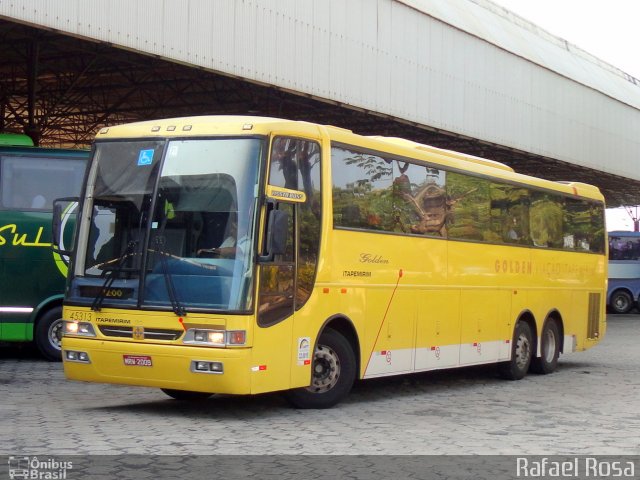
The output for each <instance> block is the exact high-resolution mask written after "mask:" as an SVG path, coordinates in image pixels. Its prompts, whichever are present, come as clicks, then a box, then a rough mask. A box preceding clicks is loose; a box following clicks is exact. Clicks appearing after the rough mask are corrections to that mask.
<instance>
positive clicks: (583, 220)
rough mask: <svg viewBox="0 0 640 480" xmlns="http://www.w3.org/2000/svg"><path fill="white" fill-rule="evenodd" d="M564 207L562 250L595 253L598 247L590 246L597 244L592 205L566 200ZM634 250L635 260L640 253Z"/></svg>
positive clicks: (580, 201) (582, 201) (581, 201)
mask: <svg viewBox="0 0 640 480" xmlns="http://www.w3.org/2000/svg"><path fill="white" fill-rule="evenodd" d="M565 205H566V209H565V222H564V232H563V235H564V237H563V238H564V248H566V249H569V250H577V251H579V252H593V251H596V252H597V251H598V249H599V247H598V246H597V245H595V244H592V243H593V242H594V241H596V242H597V235H595V230H596V228H594V227H595V226H594V224H593V216H592V204H590V203H589V202H586V201H584V200H576V199H573V198H568V199H566V200H565ZM635 250H636V251H635V258H636V259H637V258H638V255H639V254H640V252H638V251H637V249H635Z"/></svg>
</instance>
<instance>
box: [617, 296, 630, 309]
mask: <svg viewBox="0 0 640 480" xmlns="http://www.w3.org/2000/svg"><path fill="white" fill-rule="evenodd" d="M614 304H615V306H616V308H617V309H618V310H626V309H627V308H629V299H628V298H627V297H626V295H616V298H615V302H614Z"/></svg>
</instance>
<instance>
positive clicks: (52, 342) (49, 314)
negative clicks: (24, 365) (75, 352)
mask: <svg viewBox="0 0 640 480" xmlns="http://www.w3.org/2000/svg"><path fill="white" fill-rule="evenodd" d="M62 328H63V324H62V307H54V308H52V309H51V310H48V311H46V312H45V313H44V314H43V315H42V316H41V317H40V318H39V319H38V320H37V322H36V326H35V330H34V332H33V337H34V340H35V343H36V347H38V351H39V352H40V354H42V356H43V357H44V358H46V359H47V360H49V361H50V362H59V361H61V360H62V349H61V346H60V342H61V340H62Z"/></svg>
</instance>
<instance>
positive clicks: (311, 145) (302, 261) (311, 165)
mask: <svg viewBox="0 0 640 480" xmlns="http://www.w3.org/2000/svg"><path fill="white" fill-rule="evenodd" d="M320 171H321V156H320V145H319V144H318V143H316V142H313V141H309V140H304V139H297V138H289V137H277V138H275V139H274V140H273V143H272V148H271V166H270V171H269V183H270V184H271V185H274V186H277V187H282V188H287V189H291V190H302V191H303V192H304V193H305V194H306V201H305V202H304V203H297V204H295V206H294V205H287V204H281V205H280V209H285V208H286V209H287V210H288V211H289V213H290V220H291V224H290V227H291V235H290V239H291V241H292V242H293V239H294V238H296V239H297V242H296V245H297V248H298V252H297V253H298V254H297V262H296V265H295V267H296V271H295V279H296V281H295V286H296V291H295V308H296V309H299V308H300V307H302V306H303V305H304V304H305V303H306V301H307V300H308V299H309V296H310V295H311V291H312V290H313V285H314V282H315V275H316V268H317V265H318V255H319V249H320V230H321V228H320V227H321V225H320V221H321V216H322V195H321V184H320V182H321V172H320ZM283 260H285V261H290V262H294V260H295V257H294V254H293V250H291V254H290V258H289V259H288V260H287V259H283ZM276 271H277V275H278V276H283V277H284V278H287V276H288V275H290V274H289V272H288V267H285V266H265V267H263V272H264V275H266V276H267V277H265V278H264V279H263V280H264V282H265V283H264V285H265V286H266V287H267V289H266V290H263V289H261V290H262V296H261V300H260V305H261V308H262V310H263V311H264V313H261V319H260V324H261V325H271V324H273V323H276V322H277V321H279V320H281V319H282V318H284V317H279V316H278V314H277V313H276V314H274V313H268V310H269V306H268V304H271V303H272V302H271V300H269V298H272V297H273V294H274V292H276V291H280V290H282V291H284V290H286V289H284V290H283V285H279V286H277V287H276V290H273V289H272V288H271V287H270V286H269V285H270V283H269V282H271V283H273V280H272V279H271V277H270V276H273V275H274V274H275V272H276ZM291 275H293V271H291ZM292 280H293V277H292ZM291 288H292V289H293V281H292V283H291ZM269 292H271V293H269ZM287 292H288V291H287ZM287 295H291V301H292V302H293V294H292V293H291V292H288V293H287ZM263 300H264V302H266V303H263ZM287 308H288V307H287ZM265 309H266V310H265Z"/></svg>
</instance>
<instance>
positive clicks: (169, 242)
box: [71, 138, 262, 314]
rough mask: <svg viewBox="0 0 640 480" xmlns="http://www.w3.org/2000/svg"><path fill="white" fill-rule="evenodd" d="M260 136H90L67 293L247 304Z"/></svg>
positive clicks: (87, 297)
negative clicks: (92, 147) (92, 144)
mask: <svg viewBox="0 0 640 480" xmlns="http://www.w3.org/2000/svg"><path fill="white" fill-rule="evenodd" d="M261 145H262V141H261V140H260V139H256V138H242V139H240V138H224V139H198V140H194V139H189V140H173V141H164V140H152V141H149V140H147V141H125V142H104V143H98V144H96V152H95V156H94V162H93V165H92V168H91V173H90V175H89V180H88V184H87V195H86V199H87V201H86V202H85V205H84V207H83V212H84V215H83V219H86V222H85V223H83V224H82V225H81V227H80V234H79V235H80V237H79V241H78V250H79V251H78V256H77V259H76V261H77V264H76V266H75V269H74V271H75V278H74V280H73V281H72V284H71V287H72V292H73V295H72V298H73V299H74V300H77V301H80V302H83V303H84V302H87V301H90V302H92V305H93V307H94V309H96V310H98V309H99V308H100V306H102V305H110V306H129V307H130V306H132V305H141V306H148V307H156V308H157V307H160V308H172V309H173V310H174V311H175V312H176V313H180V314H182V313H184V312H186V311H188V310H189V309H205V310H223V311H245V310H248V309H250V308H251V305H252V298H251V291H252V281H253V263H252V259H253V258H254V257H255V255H254V254H253V249H254V247H255V246H254V244H255V242H254V240H253V239H254V229H255V216H256V201H257V191H258V188H257V181H258V160H259V156H260V150H261Z"/></svg>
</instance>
